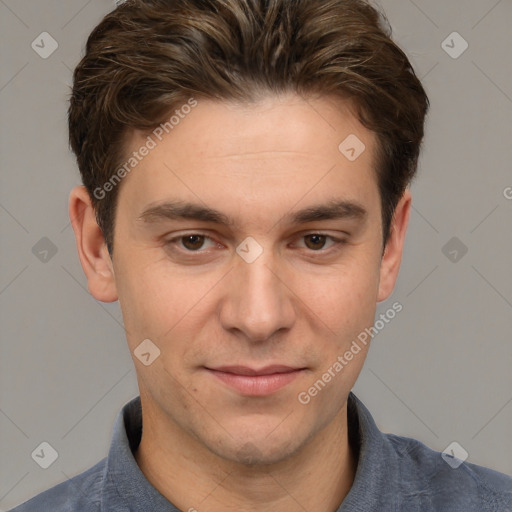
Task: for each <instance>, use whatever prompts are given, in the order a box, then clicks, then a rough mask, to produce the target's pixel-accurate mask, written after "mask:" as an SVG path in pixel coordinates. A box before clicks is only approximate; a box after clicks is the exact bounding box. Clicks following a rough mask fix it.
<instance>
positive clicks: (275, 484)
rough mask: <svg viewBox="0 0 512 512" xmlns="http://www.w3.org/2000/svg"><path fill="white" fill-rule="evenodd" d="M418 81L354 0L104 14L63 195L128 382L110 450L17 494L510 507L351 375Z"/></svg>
mask: <svg viewBox="0 0 512 512" xmlns="http://www.w3.org/2000/svg"><path fill="white" fill-rule="evenodd" d="M428 104H429V103H428V99H427V96H426V94H425V91H424V90H423V87H422V86H421V84H420V82H419V80H418V79H417V77H416V75H415V74H414V71H413V69H412V67H411V65H410V63H409V61H408V59H407V57H406V56H405V54H404V53H403V52H402V51H401V50H400V49H399V48H398V47H397V46H396V45H395V44H394V43H393V42H392V40H391V39H390V37H389V33H388V32H387V31H386V29H385V27H384V24H383V18H380V17H379V14H378V13H377V11H376V10H375V9H374V8H372V7H371V6H370V5H369V4H367V3H366V2H364V1H362V0H295V1H291V0H147V1H144V0H135V1H128V2H126V3H124V4H122V5H121V6H119V7H118V8H117V9H116V10H115V11H114V12H112V13H111V14H109V15H108V16H106V18H105V19H104V20H103V21H102V22H101V23H100V24H99V25H98V27H96V29H95V30H94V31H93V33H92V34H91V36H90V38H89V40H88V43H87V51H86V55H85V56H84V58H83V59H82V61H81V62H80V64H79V65H78V67H77V69H76V71H75V75H74V87H73V94H72V97H71V105H70V109H69V128H70V141H71V146H72V148H73V150H74V152H75V153H76V155H77V160H78V165H79V168H80V172H81V174H82V179H83V183H84V187H77V188H76V189H74V190H73V192H72V193H71V197H70V216H71V219H72V223H73V228H74V231H75V235H76V241H77V249H78V253H79V256H80V261H81V264H82V267H83V269H84V272H85V274H86V276H87V279H88V284H89V290H90V292H91V294H92V295H93V296H94V297H95V298H96V299H98V300H100V301H104V302H112V301H115V300H119V302H120V305H121V309H122V312H123V318H124V324H125V328H126V336H127V341H128V345H129V348H130V351H131V354H132V356H133V360H134V364H135V367H136V371H137V378H138V384H139V389H140V398H137V399H134V400H133V401H132V402H130V403H129V404H127V405H126V406H125V408H124V409H123V411H122V412H121V413H120V415H119V417H118V420H117V423H116V426H115V430H114V436H113V441H112V445H111V449H110V452H109V455H108V457H107V458H106V459H104V460H102V461H101V462H99V463H98V464H97V465H96V466H94V467H93V468H91V469H89V470H88V471H86V472H85V473H83V474H81V475H78V476H77V477H75V478H73V479H71V480H69V481H66V482H64V483H62V484H60V485H59V486H57V487H55V488H53V489H50V490H48V491H46V492H45V493H43V494H41V495H39V496H36V497H35V498H33V499H32V500H30V501H29V502H27V503H26V504H24V505H21V506H20V507H18V508H16V509H15V510H16V511H17V512H27V511H36V510H37V511H40V510H45V511H46V510H48V511H50V510H51V511H55V512H64V511H66V512H68V511H87V512H89V511H98V510H100V511H109V512H110V511H112V512H118V511H128V510H130V511H143V510H144V511H146V510H151V511H176V510H181V511H190V512H192V511H199V512H202V511H205V512H220V511H235V510H236V511H247V512H248V511H266V510H269V511H272V512H281V511H282V512H284V511H286V512H290V511H293V512H294V511H305V510H307V511H312V512H334V511H339V512H348V511H365V512H369V511H407V512H410V511H434V510H435V511H441V510H442V511H456V512H458V511H460V512H462V511H464V512H471V511H495V512H498V511H499V512H504V511H507V510H508V511H510V510H512V478H510V477H508V476H506V475H503V474H500V473H497V472H495V471H492V470H490V469H486V468H483V467H479V466H476V465H473V464H469V463H463V464H460V465H459V464H451V465H450V464H447V463H446V462H445V460H443V458H442V456H441V454H439V453H437V452H434V451H432V450H430V449H428V448H427V447H426V446H424V445H423V444H421V443H420V442H418V441H415V440H412V439H408V438H403V437H398V436H393V435H385V434H382V433H381V432H379V430H378V429H377V427H376V425H375V423H374V422H373V420H372V418H371V416H370V413H369V411H368V410H367V409H366V408H365V407H364V405H363V404H362V403H361V402H360V401H359V400H358V399H357V398H356V397H355V395H353V394H352V393H351V389H352V387H353V385H354V383H355V381H356V379H357V377H358V375H359V373H360V371H361V368H362V366H363V362H364V359H365V356H366V354H367V352H368V349H369V339H368V335H366V337H365V336H364V333H366V332H367V331H368V330H369V329H370V328H371V326H372V325H373V322H374V317H375V311H376V305H377V303H378V302H381V301H384V300H385V299H387V298H388V297H389V296H390V295H391V293H392V290H393V287H394V285H395V281H396V278H397V275H398V270H399V266H400V262H401V256H402V249H403V244H404V237H405V233H406V229H407V225H408V220H409V214H410V208H411V194H410V191H409V188H408V185H409V184H410V182H411V179H412V178H413V176H414V174H415V172H416V167H417V161H418V156H419V152H420V145H421V142H422V139H423V126H424V120H425V115H426V113H427V110H428ZM400 307H401V306H400V304H398V303H395V304H394V305H393V306H392V307H391V308H390V311H394V312H395V313H394V314H396V311H398V310H399V309H400ZM455 466H457V467H456V468H455Z"/></svg>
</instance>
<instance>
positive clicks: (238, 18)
mask: <svg viewBox="0 0 512 512" xmlns="http://www.w3.org/2000/svg"><path fill="white" fill-rule="evenodd" d="M283 92H295V93H298V94H300V95H301V96H307V95H320V96H322V95H329V96H332V95H334V96H338V97H339V98H341V99H345V100H350V102H351V104H353V105H354V106H355V112H356V114H357V116H358V119H359V121H360V122H361V123H362V124H363V125H364V126H365V127H366V128H368V129H370V130H372V131H373V132H375V133H376V135H377V140H378V149H377V154H376V155H375V162H376V164H375V166H376V169H375V170H376V174H377V180H378V186H379V192H380V197H381V206H382V225H383V236H384V245H385V244H386V242H387V240H388V237H389V229H390V225H391V220H392V217H393V213H394V210H395V208H396V205H397V203H398V201H399V200H400V197H401V196H402V194H403V192H404V191H405V188H406V187H407V185H408V184H409V183H410V181H411V180H412V178H413V177H414V175H415V173H416V168H417V161H418V157H419V152H420V145H421V141H422V139H423V135H424V120H425V115H426V113H427V111H428V108H429V100H428V98H427V95H426V93H425V91H424V89H423V87H422V85H421V83H420V81H419V79H418V78H417V76H416V74H415V72H414V70H413V68H412V66H411V64H410V62H409V60H408V58H407V56H406V55H405V53H404V52H403V51H402V50H401V49H400V48H399V47H398V46H397V45H396V44H395V43H394V42H393V41H392V40H391V28H390V26H389V23H388V21H387V19H386V17H385V15H384V14H383V13H381V12H380V11H379V10H377V9H376V8H375V7H373V6H371V5H370V4H369V3H368V2H367V1H364V0H128V1H126V2H125V3H123V4H121V5H120V6H119V7H118V8H117V9H115V10H114V11H112V12H111V13H109V14H108V15H106V16H105V18H104V19H103V20H102V21H101V22H100V24H99V25H98V26H97V27H96V28H95V29H94V30H93V32H92V33H91V34H90V36H89V39H88V41H87V45H86V53H85V56H84V57H83V59H82V60H81V62H80V63H79V64H78V66H77V68H76V69H75V72H74V83H73V90H72V95H71V99H70V107H69V113H68V114H69V116H68V121H69V138H70V144H71V148H72V150H73V151H74V153H75V154H76V157H77V161H78V166H79V169H80V173H81V176H82V181H83V184H84V185H85V187H86V188H87V190H88V192H89V195H90V196H91V200H92V203H93V207H94V209H95V212H96V218H97V221H98V225H99V226H100V228H101V229H102V231H103V235H104V237H105V240H106V243H107V245H108V247H109V251H110V252H111V254H112V251H113V232H114V222H115V210H116V204H117V197H118V193H119V188H120V187H112V190H111V191H109V193H108V195H106V196H105V197H103V198H100V199H99V198H98V197H97V194H96V195H95V193H94V191H95V190H97V189H98V187H100V188H101V187H102V186H103V185H104V184H105V183H106V182H108V180H109V179H110V178H111V177H112V175H113V174H114V172H115V171H116V169H117V168H118V166H119V165H121V163H122V162H123V161H124V159H126V154H125V151H124V142H125V138H126V134H127V133H128V131H129V130H130V129H133V128H135V129H140V130H143V131H147V132H149V130H151V129H154V128H155V127H157V126H158V125H160V124H161V123H162V122H164V121H165V119H166V117H168V116H169V114H170V112H171V111H172V110H173V109H174V108H175V107H177V106H180V105H183V104H185V103H187V101H189V100H190V98H191V97H194V98H198V99H199V98H208V99H214V100H219V101H223V100H225V101H229V100H235V101H241V102H244V101H245V102H251V101H254V100H256V99H257V98H258V97H261V95H262V94H269V93H271V94H272V93H274V94H279V93H283ZM340 142H341V141H340Z"/></svg>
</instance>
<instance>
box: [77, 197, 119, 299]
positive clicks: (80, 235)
mask: <svg viewBox="0 0 512 512" xmlns="http://www.w3.org/2000/svg"><path fill="white" fill-rule="evenodd" d="M69 217H70V219H71V224H72V226H73V231H74V232H75V238H76V248H77V250H78V256H79V257H80V263H81V264H82V268H83V270H84V273H85V276H86V277H87V282H88V288H89V292H90V293H91V295H92V296H93V297H94V298H95V299H97V300H100V301H102V302H114V301H116V300H117V290H116V285H115V279H114V268H113V265H112V260H111V258H110V254H109V253H108V249H107V244H106V242H105V238H104V237H103V233H102V231H101V229H100V227H99V226H98V223H97V222H96V216H95V213H94V209H93V207H92V202H91V199H90V197H89V193H88V192H87V189H86V188H85V187H75V188H74V189H73V190H72V191H71V194H70V196H69Z"/></svg>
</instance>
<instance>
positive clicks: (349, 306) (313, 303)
mask: <svg viewBox="0 0 512 512" xmlns="http://www.w3.org/2000/svg"><path fill="white" fill-rule="evenodd" d="M378 285H379V268H378V265H376V264H375V262H370V261H366V262H365V261H364V258H363V257H362V258H360V259H359V263H358V264H347V265H344V266H343V267H341V266H339V267H335V268H332V269H330V270H329V273H328V274H323V275H314V276H311V275H309V276H307V275H306V274H303V275H302V276H301V279H300V285H299V284H298V280H297V290H298V292H297V296H298V297H299V298H300V302H301V303H302V304H303V307H304V309H305V312H308V311H309V313H308V315H309V316H311V317H312V318H313V319H315V318H316V322H318V324H319V325H318V327H319V328H320V329H322V330H323V331H325V332H327V333H330V334H332V336H334V337H337V338H338V339H342V340H346V339H347V336H348V335H351V334H354V333H355V334H357V333H358V332H359V331H360V330H361V329H364V328H365V327H367V326H368V322H369V323H370V324H371V323H373V317H374V315H375V310H376V303H377V294H378ZM314 321H315V320H314Z"/></svg>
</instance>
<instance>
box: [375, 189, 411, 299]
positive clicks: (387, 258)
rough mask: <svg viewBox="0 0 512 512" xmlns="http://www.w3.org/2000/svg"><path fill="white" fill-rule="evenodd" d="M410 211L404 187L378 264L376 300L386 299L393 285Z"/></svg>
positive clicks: (409, 193) (409, 194)
mask: <svg viewBox="0 0 512 512" xmlns="http://www.w3.org/2000/svg"><path fill="white" fill-rule="evenodd" d="M410 213H411V192H410V190H409V189H406V190H405V192H404V194H403V195H402V198H401V199H400V201H399V202H398V204H397V206H396V208H395V212H394V215H393V220H392V221H391V226H390V235H389V239H388V242H387V243H386V248H385V250H384V255H383V256H382V260H381V265H380V281H379V294H378V297H377V301H378V302H382V301H383V300H386V299H387V298H388V297H389V296H390V295H391V292H392V291H393V288H394V287H395V283H396V279H397V277H398V270H399V269H400V263H401V261H402V251H403V248H404V240H405V233H406V231H407V226H408V224H409V216H410Z"/></svg>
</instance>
